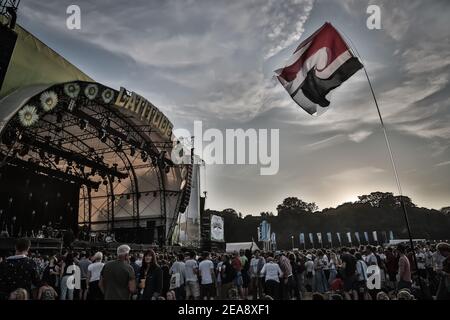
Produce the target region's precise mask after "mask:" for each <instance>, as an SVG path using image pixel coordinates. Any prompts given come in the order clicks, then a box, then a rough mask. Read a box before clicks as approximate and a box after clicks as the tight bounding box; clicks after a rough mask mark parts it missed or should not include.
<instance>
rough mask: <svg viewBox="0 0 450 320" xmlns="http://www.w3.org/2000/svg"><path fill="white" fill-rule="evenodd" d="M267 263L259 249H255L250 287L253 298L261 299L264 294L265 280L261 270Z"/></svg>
mask: <svg viewBox="0 0 450 320" xmlns="http://www.w3.org/2000/svg"><path fill="white" fill-rule="evenodd" d="M265 263H266V261H265V259H264V257H263V256H261V253H260V251H259V250H256V251H255V255H254V257H253V258H252V259H251V260H250V269H249V272H250V281H251V283H250V289H251V295H252V296H253V300H256V299H261V298H262V296H263V282H262V274H261V270H262V268H263V267H264V264H265Z"/></svg>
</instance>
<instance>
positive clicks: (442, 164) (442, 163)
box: [436, 161, 450, 167]
mask: <svg viewBox="0 0 450 320" xmlns="http://www.w3.org/2000/svg"><path fill="white" fill-rule="evenodd" d="M447 165H450V161H444V162H440V163H438V164H436V167H443V166H447Z"/></svg>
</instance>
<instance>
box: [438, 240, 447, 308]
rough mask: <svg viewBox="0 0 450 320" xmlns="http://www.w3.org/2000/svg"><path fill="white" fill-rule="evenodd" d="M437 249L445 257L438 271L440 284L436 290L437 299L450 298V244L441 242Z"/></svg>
mask: <svg viewBox="0 0 450 320" xmlns="http://www.w3.org/2000/svg"><path fill="white" fill-rule="evenodd" d="M436 249H437V251H438V252H439V254H440V255H441V256H442V257H444V260H442V266H441V268H440V270H439V273H438V277H439V285H438V289H437V292H436V300H450V245H449V244H448V243H445V242H441V243H439V244H438V245H437V247H436Z"/></svg>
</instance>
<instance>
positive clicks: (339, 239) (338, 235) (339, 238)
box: [336, 232, 342, 244]
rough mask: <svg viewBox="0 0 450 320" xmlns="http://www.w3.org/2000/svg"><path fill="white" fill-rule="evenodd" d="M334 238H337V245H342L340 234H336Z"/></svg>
mask: <svg viewBox="0 0 450 320" xmlns="http://www.w3.org/2000/svg"><path fill="white" fill-rule="evenodd" d="M336 236H337V238H338V241H339V244H342V241H341V234H340V233H339V232H336Z"/></svg>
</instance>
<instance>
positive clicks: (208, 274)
mask: <svg viewBox="0 0 450 320" xmlns="http://www.w3.org/2000/svg"><path fill="white" fill-rule="evenodd" d="M202 258H203V259H202V262H200V264H199V265H198V270H199V274H200V277H201V286H200V292H201V298H202V299H204V300H214V296H215V287H214V280H215V273H214V264H213V262H212V261H211V260H210V255H209V252H204V253H203V255H202Z"/></svg>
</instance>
